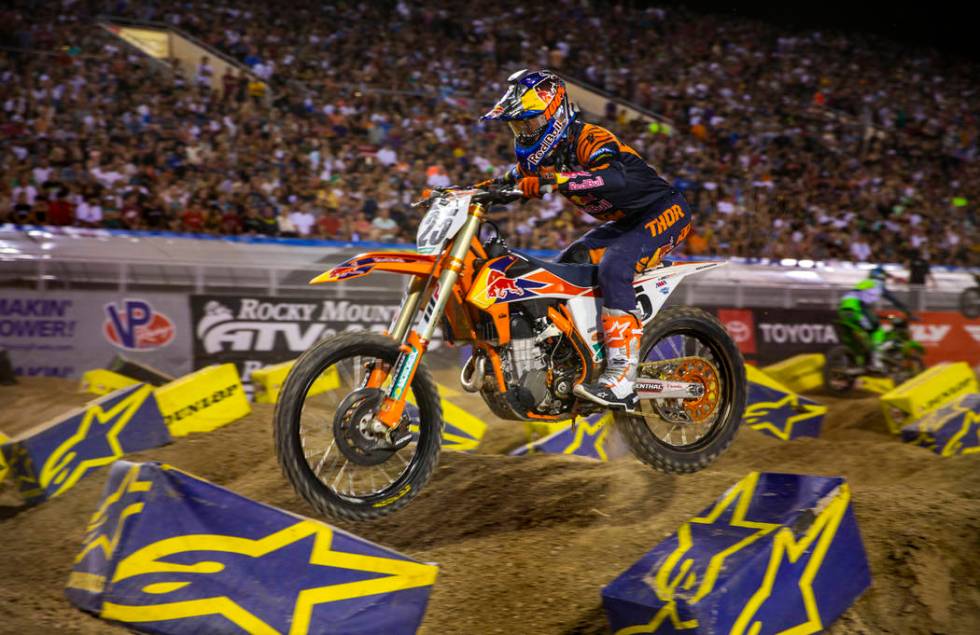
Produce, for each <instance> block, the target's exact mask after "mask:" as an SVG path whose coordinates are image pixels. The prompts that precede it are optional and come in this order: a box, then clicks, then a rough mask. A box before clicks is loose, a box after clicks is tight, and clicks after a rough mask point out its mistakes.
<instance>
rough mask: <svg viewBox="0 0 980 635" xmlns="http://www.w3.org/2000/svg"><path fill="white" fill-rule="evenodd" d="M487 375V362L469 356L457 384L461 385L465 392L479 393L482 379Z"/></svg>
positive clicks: (481, 358)
mask: <svg viewBox="0 0 980 635" xmlns="http://www.w3.org/2000/svg"><path fill="white" fill-rule="evenodd" d="M486 375H487V360H486V358H484V357H480V358H479V359H477V356H476V355H471V356H470V358H469V359H468V360H466V363H465V364H463V370H462V371H460V373H459V383H460V384H462V386H463V390H465V391H466V392H480V388H482V387H483V378H484V377H486Z"/></svg>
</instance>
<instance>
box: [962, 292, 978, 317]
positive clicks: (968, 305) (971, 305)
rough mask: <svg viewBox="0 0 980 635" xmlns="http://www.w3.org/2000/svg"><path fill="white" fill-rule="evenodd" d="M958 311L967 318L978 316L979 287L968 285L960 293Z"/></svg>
mask: <svg viewBox="0 0 980 635" xmlns="http://www.w3.org/2000/svg"><path fill="white" fill-rule="evenodd" d="M960 313H962V314H963V316H964V317H966V318H967V319H969V320H973V319H976V318H978V317H980V287H970V288H969V289H966V290H965V291H963V293H961V294H960Z"/></svg>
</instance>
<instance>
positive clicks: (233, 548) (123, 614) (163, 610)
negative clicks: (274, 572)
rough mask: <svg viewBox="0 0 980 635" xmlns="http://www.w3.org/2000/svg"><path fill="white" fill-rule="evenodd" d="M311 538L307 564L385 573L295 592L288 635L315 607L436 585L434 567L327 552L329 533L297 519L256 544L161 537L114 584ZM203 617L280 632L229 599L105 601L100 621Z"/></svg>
mask: <svg viewBox="0 0 980 635" xmlns="http://www.w3.org/2000/svg"><path fill="white" fill-rule="evenodd" d="M311 536H312V537H313V539H314V541H313V548H312V550H311V552H310V557H309V564H311V565H317V566H324V567H335V568H341V569H350V570H353V571H361V572H368V573H379V574H385V575H383V576H382V577H377V578H371V579H367V580H359V581H355V582H341V583H337V584H330V585H325V586H321V587H315V588H308V589H303V590H302V591H300V592H299V594H298V596H297V598H296V601H295V604H294V606H293V612H292V619H291V620H290V629H289V633H290V634H291V635H299V634H301V633H306V632H307V631H308V630H309V626H310V621H311V619H312V615H313V609H314V607H316V606H317V605H318V604H324V603H327V602H336V601H339V600H349V599H354V598H359V597H365V596H369V595H377V594H381V593H392V592H395V591H402V590H406V589H413V588H417V587H422V586H430V585H432V584H433V583H434V582H435V579H436V574H437V568H436V567H435V566H433V565H427V564H421V563H417V562H412V561H407V560H398V559H394V558H383V557H378V556H368V555H362V554H355V553H346V552H340V551H333V550H332V549H331V543H332V540H333V530H332V529H331V528H330V527H329V526H327V525H324V524H321V523H318V522H315V521H312V520H301V521H299V522H297V523H296V524H294V525H291V526H289V527H286V528H285V529H282V530H280V531H277V532H275V533H272V534H270V535H268V536H265V537H264V538H259V539H255V540H253V539H250V538H241V537H237V536H225V535H218V534H191V535H185V536H174V537H172V538H165V539H163V540H160V541H158V542H155V543H152V544H150V545H147V546H146V547H143V548H142V549H140V550H138V551H136V552H134V553H132V554H131V555H129V556H127V557H126V558H124V559H123V560H122V561H121V562H119V564H118V565H117V567H116V572H115V575H113V578H112V583H113V584H115V583H118V582H120V581H122V580H126V579H129V578H133V577H136V576H140V575H145V574H152V573H182V574H214V573H217V572H220V571H222V570H223V569H224V567H225V565H224V564H223V563H221V562H217V561H209V560H202V561H198V562H194V563H192V564H182V563H178V562H167V561H166V560H164V559H165V558H167V557H168V556H173V555H175V554H185V553H187V552H194V551H205V552H225V553H233V554H239V555H243V556H247V557H249V558H255V559H259V558H262V557H264V556H266V555H268V554H271V553H273V552H275V551H278V550H280V549H284V548H285V547H287V546H290V545H294V544H296V543H297V542H299V541H301V540H304V539H306V538H309V537H311ZM185 560H186V558H185ZM280 573H281V572H280ZM189 584H191V582H190V581H186V582H158V583H151V584H148V585H146V586H144V587H142V590H143V592H145V593H149V594H155V595H162V594H166V593H170V592H173V591H177V590H180V589H182V588H184V587H186V586H188V585H189ZM206 615H221V616H223V617H225V618H226V619H228V620H229V621H231V622H233V623H234V624H236V625H237V626H239V627H240V628H242V629H244V630H245V631H247V632H249V633H253V634H256V635H278V634H279V631H277V630H276V629H275V628H274V627H272V626H271V625H270V624H268V623H267V622H265V621H263V620H262V619H260V618H259V617H258V616H256V615H255V614H253V613H251V612H249V611H248V610H247V609H245V608H244V607H242V606H241V605H240V604H238V603H237V602H235V601H234V600H233V599H231V598H230V597H228V596H216V597H204V598H198V599H193V600H183V601H176V602H164V603H158V604H150V605H123V604H116V603H114V602H106V603H105V604H104V605H103V608H102V617H104V618H106V619H112V620H118V621H121V622H156V621H162V620H174V619H182V618H189V617H200V616H206Z"/></svg>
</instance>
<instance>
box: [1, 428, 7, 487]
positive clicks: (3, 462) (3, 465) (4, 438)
mask: <svg viewBox="0 0 980 635" xmlns="http://www.w3.org/2000/svg"><path fill="white" fill-rule="evenodd" d="M8 439H9V437H7V435H5V434H4V433H3V432H0V446H2V445H3V444H4V443H6V442H7V441H8ZM7 472H8V469H7V459H5V458H3V452H0V483H2V482H3V479H5V478H7Z"/></svg>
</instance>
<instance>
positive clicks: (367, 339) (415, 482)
mask: <svg viewBox="0 0 980 635" xmlns="http://www.w3.org/2000/svg"><path fill="white" fill-rule="evenodd" d="M398 354H399V351H398V344H397V343H396V342H394V341H393V340H391V339H389V338H388V337H386V336H383V335H380V334H378V333H366V332H363V331H358V332H354V331H347V332H343V333H339V334H337V335H335V336H334V337H331V338H328V339H325V340H322V341H320V342H318V343H317V344H316V345H314V346H313V347H312V348H310V349H309V350H308V351H306V352H305V353H304V354H303V355H302V356H301V357H300V358H299V359H298V360H297V361H296V363H295V364H294V365H293V368H292V369H291V370H290V372H289V376H288V377H287V378H286V381H285V383H284V384H283V387H282V390H281V392H280V394H279V399H278V401H277V402H276V411H275V425H274V435H275V445H276V456H277V458H278V460H279V465H280V467H281V468H282V471H283V474H284V475H285V476H286V479H287V480H288V481H289V482H290V484H291V485H292V486H293V488H294V489H295V490H296V492H297V493H298V494H299V495H300V496H302V497H303V499H304V500H306V501H307V502H308V503H309V504H310V505H312V506H313V508H314V509H316V510H317V511H318V512H319V513H320V514H322V515H324V516H327V517H330V518H336V519H344V520H355V521H364V520H371V519H375V518H379V517H381V516H385V515H387V514H390V513H392V512H394V511H396V510H398V509H401V508H402V507H404V506H405V505H407V504H408V503H409V501H411V500H412V499H413V498H415V496H417V495H418V493H419V492H420V491H421V490H422V488H423V487H424V486H425V485H426V483H428V481H429V479H430V478H431V477H432V474H433V471H434V470H435V467H436V464H437V462H438V459H439V450H440V447H441V445H442V428H443V421H442V405H441V402H440V399H439V393H438V390H437V389H436V385H435V382H434V381H433V380H432V376H431V375H430V374H429V371H428V369H427V368H426V367H425V365H424V364H421V363H420V364H419V367H418V370H417V371H416V373H415V377H414V378H413V380H412V386H411V388H412V392H413V393H414V395H415V402H416V404H417V407H418V411H419V413H418V414H419V423H418V427H419V429H418V432H417V439H416V440H415V441H414V443H415V446H414V450H415V452H414V454H413V455H412V457H411V459H410V460H408V461H407V462H406V463H407V464H406V465H405V467H404V468H403V471H402V472H401V473H400V474H399V475H398V476H396V477H394V478H393V480H392V482H391V483H389V484H388V485H387V486H386V487H384V488H383V489H381V490H380V491H377V492H371V493H370V494H366V495H354V492H353V486H352V488H351V490H352V491H351V492H347V493H342V492H339V491H337V490H336V489H334V488H333V487H331V486H330V485H328V484H327V483H325V482H324V481H323V480H321V479H320V478H319V477H318V476H317V474H316V473H315V472H314V467H312V466H311V465H310V463H309V460H308V459H307V455H306V450H305V449H304V439H303V436H302V434H301V433H302V427H303V426H302V418H303V407H304V404H305V402H306V400H307V398H309V397H310V392H311V387H313V386H314V383H315V382H317V381H318V380H319V379H320V378H321V376H322V375H324V373H325V372H328V371H329V369H332V368H336V367H338V366H339V365H340V364H341V363H342V362H343V361H344V360H348V359H360V358H363V359H366V360H371V359H375V360H381V361H382V362H384V363H387V364H391V365H393V364H394V363H395V361H396V360H397V359H398ZM352 384H353V382H352ZM356 388H357V387H356V386H355V390H356ZM340 392H345V391H340ZM343 403H344V402H343V401H342V402H341V404H343ZM331 416H333V417H334V418H335V417H336V414H334V415H331ZM323 427H324V428H326V427H328V425H327V423H326V421H324V423H323ZM334 441H335V442H336V438H335V439H334ZM333 447H334V444H333V443H331V445H330V448H331V449H329V450H327V451H326V453H325V454H324V457H325V456H326V454H329V453H330V452H331V450H332V448H333ZM406 449H407V448H403V449H401V450H398V451H397V452H394V453H392V458H394V457H396V456H397V455H398V454H399V453H400V452H404V451H405V450H406ZM315 455H316V453H314V456H315ZM388 460H391V459H388ZM402 461H403V462H404V459H402ZM321 462H322V459H321ZM344 465H345V466H346V464H344ZM382 465H384V464H382ZM316 469H317V471H319V466H317V468H316ZM351 469H354V468H353V467H352V468H351ZM389 470H390V468H389ZM372 479H373V476H372ZM373 483H374V481H373V480H372V484H373Z"/></svg>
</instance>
